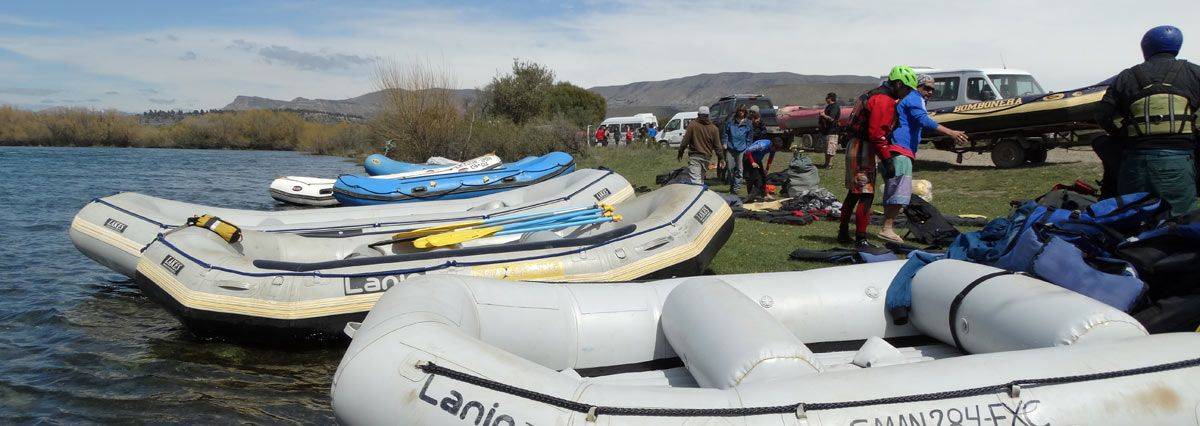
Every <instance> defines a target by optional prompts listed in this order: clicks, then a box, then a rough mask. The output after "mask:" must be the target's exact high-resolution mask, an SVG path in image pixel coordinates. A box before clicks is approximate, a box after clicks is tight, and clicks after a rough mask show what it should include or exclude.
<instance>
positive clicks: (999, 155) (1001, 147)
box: [992, 139, 1025, 169]
mask: <svg viewBox="0 0 1200 426" xmlns="http://www.w3.org/2000/svg"><path fill="white" fill-rule="evenodd" d="M992 164H995V165H996V168H999V169H1011V168H1013V167H1017V166H1020V165H1022V164H1025V148H1024V147H1022V146H1021V143H1020V142H1017V141H1016V140H1013V139H1002V140H1000V141H998V142H996V145H994V146H992Z"/></svg>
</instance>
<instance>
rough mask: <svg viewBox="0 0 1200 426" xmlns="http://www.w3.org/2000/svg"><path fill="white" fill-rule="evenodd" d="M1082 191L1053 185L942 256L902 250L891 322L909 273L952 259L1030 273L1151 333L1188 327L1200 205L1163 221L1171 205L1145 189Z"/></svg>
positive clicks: (905, 299)
mask: <svg viewBox="0 0 1200 426" xmlns="http://www.w3.org/2000/svg"><path fill="white" fill-rule="evenodd" d="M1085 192H1086V191H1080V190H1079V188H1077V187H1076V188H1072V187H1063V186H1060V187H1057V188H1056V189H1055V190H1054V191H1051V192H1049V193H1047V194H1046V195H1044V196H1042V197H1039V198H1038V199H1036V200H1033V201H1027V202H1025V203H1022V204H1019V205H1018V206H1017V207H1016V209H1014V211H1013V212H1012V214H1011V215H1010V216H1009V217H1007V218H997V219H994V220H992V221H991V222H989V223H988V224H987V225H986V226H985V227H984V228H983V229H981V230H979V231H976V232H968V233H963V234H961V235H959V236H958V238H957V239H956V240H955V241H954V243H953V244H951V245H950V247H949V248H948V249H947V251H946V252H945V253H918V255H912V254H910V256H909V260H908V263H907V264H906V265H905V266H904V267H903V268H902V269H901V271H900V273H899V274H897V276H896V278H895V279H894V280H893V281H892V285H891V287H890V288H889V289H888V298H887V305H888V308H889V311H890V312H891V313H892V315H893V319H894V320H895V321H896V322H898V323H903V322H905V321H906V320H907V318H906V312H907V308H908V306H909V304H910V303H911V298H910V297H911V296H910V294H909V293H910V289H911V280H912V277H913V276H915V275H916V272H917V270H919V269H920V268H921V267H922V266H924V265H925V264H927V263H930V262H932V261H935V260H940V259H944V258H950V259H959V260H966V261H971V262H975V263H981V264H985V265H990V266H994V267H997V268H1002V269H1006V270H1009V271H1013V272H1022V273H1027V274H1030V275H1033V276H1036V277H1038V278H1040V279H1042V280H1045V281H1048V282H1051V283H1054V284H1056V285H1059V286H1061V287H1064V288H1067V289H1070V290H1073V291H1076V292H1078V293H1081V294H1084V295H1087V296H1089V297H1091V298H1093V299H1096V300H1099V301H1101V302H1104V303H1106V304H1108V305H1110V306H1113V307H1115V308H1117V309H1121V310H1123V311H1125V312H1130V313H1132V314H1133V316H1134V317H1135V318H1138V320H1140V321H1142V323H1143V324H1144V325H1145V326H1146V327H1147V329H1149V330H1150V331H1151V332H1166V331H1183V330H1187V331H1191V330H1194V329H1196V326H1197V325H1200V210H1197V211H1195V212H1193V213H1191V214H1188V215H1184V216H1182V217H1178V218H1169V214H1170V211H1171V208H1170V206H1169V205H1168V204H1167V203H1166V202H1164V201H1162V200H1160V199H1159V198H1157V197H1154V196H1152V195H1150V194H1147V193H1134V194H1126V195H1122V196H1119V197H1115V198H1108V199H1103V200H1099V201H1095V199H1094V198H1093V197H1091V195H1090V194H1087V193H1085Z"/></svg>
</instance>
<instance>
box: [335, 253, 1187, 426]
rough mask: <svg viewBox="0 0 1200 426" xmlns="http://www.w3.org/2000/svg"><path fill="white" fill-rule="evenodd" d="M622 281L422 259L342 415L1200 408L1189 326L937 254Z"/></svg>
mask: <svg viewBox="0 0 1200 426" xmlns="http://www.w3.org/2000/svg"><path fill="white" fill-rule="evenodd" d="M902 264H903V263H902V262H889V263H876V264H866V265H856V266H847V267H837V268H827V269H819V270H812V271H805V272H786V273H771V274H750V275H729V276H708V277H695V278H686V279H671V280H664V281H656V282H646V283H626V284H615V285H613V284H589V285H578V284H539V283H507V282H499V281H494V280H488V279H484V278H474V277H452V276H439V277H432V276H431V277H424V278H421V279H415V280H410V281H408V282H407V283H405V285H402V286H399V287H397V288H394V289H392V290H391V291H389V292H388V293H387V294H386V295H385V296H384V297H383V298H382V299H381V300H380V301H379V303H378V304H376V306H375V308H374V309H373V310H372V311H371V313H370V314H369V315H368V316H367V318H366V320H365V321H364V322H363V323H362V324H361V325H359V324H350V325H349V326H348V327H347V332H348V334H351V335H352V336H353V342H352V343H351V345H350V347H349V348H348V349H347V351H346V354H345V355H344V357H343V358H342V362H341V364H340V365H339V366H338V370H337V373H336V375H335V376H334V382H333V388H332V396H333V407H334V411H335V413H336V415H337V417H338V419H339V420H340V421H341V422H342V423H346V424H381V423H388V424H471V425H475V424H479V425H483V424H487V425H547V424H559V425H565V424H576V425H584V424H592V423H595V424H685V423H686V424H700V423H704V424H710V423H720V424H801V425H868V426H869V425H993V424H1004V425H1010V424H1017V425H1047V424H1122V425H1125V424H1139V425H1142V424H1194V423H1196V421H1197V420H1196V419H1197V414H1196V413H1197V407H1200V368H1197V366H1198V365H1200V360H1198V359H1197V356H1200V334H1195V333H1186V334H1165V335H1153V336H1150V335H1147V334H1146V331H1145V329H1143V328H1142V326H1141V325H1140V324H1138V322H1137V321H1136V320H1134V319H1133V318H1131V317H1130V316H1128V315H1127V314H1125V313H1122V312H1120V311H1117V310H1115V309H1113V308H1111V307H1108V306H1107V305H1104V304H1102V303H1100V302H1097V301H1095V300H1092V299H1089V298H1087V297H1085V296H1082V295H1080V294H1077V293H1074V292H1071V291H1070V290H1066V289H1063V288H1061V287H1058V286H1055V285H1053V284H1049V283H1046V282H1043V281H1039V280H1036V279H1034V278H1030V277H1027V276H1023V275H1013V274H1009V273H1006V272H1001V271H999V270H997V269H994V268H990V267H986V266H981V265H976V264H970V263H964V262H959V261H954V260H945V261H940V262H936V263H934V264H931V265H929V266H927V267H925V268H924V269H922V270H921V271H920V273H919V274H918V275H917V277H916V279H915V280H914V282H913V303H912V317H911V319H912V322H911V323H910V324H907V325H903V326H899V325H894V324H892V322H891V321H890V318H889V317H888V315H887V314H886V313H885V309H884V303H883V295H884V293H885V292H886V286H887V285H888V284H889V282H890V281H891V278H892V276H893V275H894V274H895V273H896V271H897V270H898V269H899V267H900V265H902Z"/></svg>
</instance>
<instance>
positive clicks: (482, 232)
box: [413, 226, 504, 248]
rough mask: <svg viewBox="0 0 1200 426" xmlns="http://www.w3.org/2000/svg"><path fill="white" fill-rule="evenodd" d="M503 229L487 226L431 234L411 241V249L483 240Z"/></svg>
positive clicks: (501, 227)
mask: <svg viewBox="0 0 1200 426" xmlns="http://www.w3.org/2000/svg"><path fill="white" fill-rule="evenodd" d="M503 229H504V227H503V226H489V227H486V228H474V229H462V230H458V231H450V232H443V233H441V234H433V235H429V236H425V237H421V238H417V239H416V240H414V241H413V247H416V248H434V247H445V246H452V245H455V244H458V243H461V242H463V241H470V240H474V239H477V238H483V237H486V236H489V235H492V234H495V233H497V232H500V231H501V230H503Z"/></svg>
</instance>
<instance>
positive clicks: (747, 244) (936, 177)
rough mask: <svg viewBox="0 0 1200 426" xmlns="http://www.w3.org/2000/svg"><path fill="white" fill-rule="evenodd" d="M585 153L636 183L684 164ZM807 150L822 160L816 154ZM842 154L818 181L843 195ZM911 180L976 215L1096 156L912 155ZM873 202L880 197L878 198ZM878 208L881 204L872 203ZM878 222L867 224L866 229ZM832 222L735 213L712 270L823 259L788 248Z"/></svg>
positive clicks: (944, 203) (1076, 171)
mask: <svg viewBox="0 0 1200 426" xmlns="http://www.w3.org/2000/svg"><path fill="white" fill-rule="evenodd" d="M590 154H591V155H590V156H589V157H588V158H585V159H582V160H581V161H580V166H581V167H597V166H604V167H608V168H610V169H613V170H614V171H616V172H618V173H620V174H622V175H623V176H625V177H626V178H627V179H629V181H630V182H631V183H632V184H633V185H634V186H635V187H637V186H642V185H644V186H647V187H650V188H656V187H657V185H655V183H654V176H655V175H657V174H660V173H666V172H668V171H670V170H673V169H675V168H678V167H682V166H683V165H684V163H683V162H682V161H677V160H676V159H675V151H674V150H668V149H655V148H615V147H609V148H596V149H593V150H591V151H590ZM803 155H811V156H812V158H813V160H814V161H815V162H816V163H818V164H820V163H821V162H823V161H824V159H823V157H822V156H821V155H820V154H811V153H809V154H803ZM789 161H791V154H789V153H781V154H780V155H779V156H777V157H776V159H775V163H774V164H773V165H772V167H771V171H772V172H774V171H779V170H784V169H785V168H786V167H787V164H788V162H789ZM842 166H843V161H842V158H841V157H838V158H836V159H835V160H834V168H833V169H832V170H821V184H822V186H824V187H825V188H828V189H829V190H830V191H832V192H833V193H834V194H838V195H839V196H841V195H842V194H844V193H845V192H844V189H843V188H844V187H843V185H842V179H843V173H844V169H843V168H842ZM915 168H916V173H915V177H916V178H917V179H927V180H929V181H931V182H933V192H934V205H936V206H937V207H938V208H939V209H940V210H941V211H942V212H943V213H944V214H947V215H957V214H981V215H985V216H988V217H989V218H991V217H996V216H1004V215H1007V214H1008V211H1009V201H1012V200H1023V199H1029V198H1032V197H1035V196H1037V195H1041V194H1042V193H1044V192H1046V191H1047V190H1049V189H1050V187H1051V186H1054V184H1055V183H1060V182H1063V183H1066V182H1071V181H1074V180H1075V179H1084V180H1085V181H1094V180H1095V179H1097V178H1098V177H1099V175H1100V165H1099V164H1095V163H1083V162H1076V163H1057V164H1046V165H1043V166H1037V167H1022V168H1016V169H1007V170H1000V169H996V168H994V167H990V166H966V165H957V164H954V163H946V162H940V161H926V160H917V161H916V164H915ZM710 184H712V185H713V189H715V190H717V191H720V192H727V191H728V189H729V187H728V186H727V185H722V184H719V183H718V182H716V181H715V180H714V181H710ZM876 203H877V204H878V200H877V201H876ZM875 209H876V210H882V209H881V208H880V207H879V206H878V205H876V206H875ZM877 230H878V228H877V227H874V226H872V227H871V229H870V232H872V233H874V232H875V231H877ZM836 234H837V224H836V223H835V222H814V223H812V224H810V225H807V226H790V225H777V224H769V223H764V222H758V221H751V220H745V219H738V220H737V223H736V224H735V226H734V233H733V236H732V237H731V238H730V240H729V242H728V243H727V244H726V245H725V247H724V248H723V249H722V250H721V252H720V254H718V255H717V258H716V260H715V261H714V262H713V265H712V270H713V271H714V272H716V273H718V274H737V273H749V272H769V271H787V270H801V269H811V268H819V267H824V266H829V265H826V264H821V263H810V262H796V261H791V260H788V258H787V255H788V253H790V252H791V251H792V250H794V249H796V248H798V247H805V248H811V249H825V248H829V247H834V246H836V245H837V242H836V241H835V236H836Z"/></svg>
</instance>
